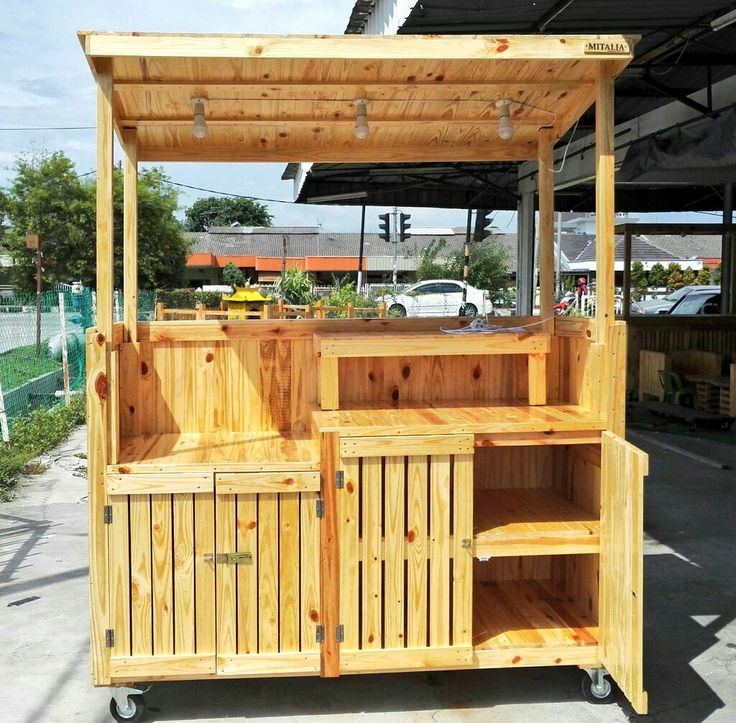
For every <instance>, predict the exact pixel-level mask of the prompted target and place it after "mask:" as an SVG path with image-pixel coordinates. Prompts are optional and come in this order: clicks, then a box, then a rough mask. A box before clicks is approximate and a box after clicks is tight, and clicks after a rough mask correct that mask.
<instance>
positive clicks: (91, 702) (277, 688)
mask: <svg viewBox="0 0 736 723" xmlns="http://www.w3.org/2000/svg"><path fill="white" fill-rule="evenodd" d="M668 441H670V440H668ZM675 442H676V443H677V440H675ZM679 443H680V444H681V443H682V441H681V440H680V442H679ZM686 444H687V445H688V446H690V447H691V448H693V447H697V451H701V452H702V453H707V454H712V455H716V456H719V457H725V458H726V460H725V461H729V462H730V463H731V464H736V449H734V448H733V447H730V448H726V447H724V445H721V446H720V447H718V446H711V447H710V448H708V447H707V446H708V442H707V441H702V440H686ZM83 451H84V430H79V431H77V432H76V433H75V434H74V436H73V437H72V439H71V440H70V441H69V442H67V443H66V444H64V445H62V446H61V447H60V448H58V449H57V450H56V451H55V452H54V453H53V454H52V455H51V458H50V461H49V468H48V470H47V471H46V472H45V473H44V474H42V475H40V476H37V477H33V478H29V479H28V480H27V481H26V482H25V483H24V484H23V485H22V486H21V488H20V490H19V492H18V494H17V498H16V499H15V500H14V501H12V502H8V503H3V504H0V611H1V612H0V679H2V680H3V683H4V685H3V702H2V707H0V721H2V723H69V722H70V721H74V722H80V723H104V722H105V721H109V720H111V718H110V716H109V714H108V712H107V711H108V703H109V693H108V692H107V691H106V690H105V689H95V688H93V687H91V685H90V683H89V647H88V628H87V625H88V622H87V621H88V617H87V584H88V583H87V535H86V529H87V498H86V482H85V479H84V476H83V475H84V466H85V461H84V459H82V458H80V455H83ZM648 451H650V452H651V453H652V459H651V469H652V474H651V476H650V480H649V484H648V487H647V512H646V526H647V531H648V538H647V556H646V557H645V570H646V573H645V574H646V586H645V587H646V597H645V606H646V618H645V619H646V626H645V652H646V685H647V688H648V690H649V696H650V709H651V711H652V715H651V717H650V718H649V719H647V720H653V721H657V722H658V723H694V722H696V721H704V720H708V721H713V722H716V723H726V722H727V721H728V722H729V723H730V722H732V721H734V720H736V685H735V684H734V680H736V677H735V676H736V654H735V653H736V624H734V617H736V568H735V567H734V560H736V538H735V537H734V535H733V510H734V508H735V507H736V505H735V503H736V485H734V484H733V472H731V471H723V470H715V469H713V468H703V467H702V466H699V465H698V464H696V463H695V462H693V461H692V460H691V459H688V458H687V457H681V456H679V455H674V454H672V453H671V452H664V451H662V450H661V449H659V450H658V449H657V448H656V447H654V446H651V447H650V448H649V450H648ZM578 685H579V672H578V671H576V670H574V669H570V668H558V669H550V668H542V669H533V668H526V669H520V670H495V671H493V670H492V671H470V672H448V673H416V674H396V675H376V676H371V675H366V676H354V677H345V678H341V679H337V680H320V679H312V678H291V679H281V680H273V679H272V680H269V679H264V680H250V681H248V680H245V681H237V680H227V681H210V682H201V681H200V682H189V683H166V684H159V685H156V686H154V687H153V689H152V690H151V691H150V692H149V693H148V694H147V695H146V699H147V704H148V707H149V711H148V713H147V714H146V719H145V720H147V721H169V722H170V723H171V722H176V721H180V722H182V723H183V722H184V721H190V722H194V721H196V722H197V723H207V722H210V723H216V722H218V721H225V720H228V721H230V720H245V719H246V718H247V719H248V720H251V721H269V723H282V722H284V723H285V722H286V721H290V722H295V723H307V722H312V721H314V722H315V723H316V722H318V721H319V722H320V723H323V722H324V721H325V717H326V716H329V717H330V721H337V722H338V723H343V722H344V723H347V722H348V721H350V722H353V721H355V720H356V718H358V717H360V719H361V720H365V721H384V722H385V721H392V722H393V721H397V722H398V723H404V722H405V721H406V722H408V723H415V722H416V723H424V722H425V721H426V722H427V723H429V721H446V722H453V723H454V722H458V723H459V722H461V721H462V722H463V723H466V722H470V723H474V722H477V723H481V721H482V722H483V723H496V722H498V723H557V722H559V723H563V722H564V723H570V722H571V721H575V723H602V722H610V723H613V722H618V721H626V720H630V719H631V718H632V717H635V716H633V713H632V711H631V709H630V708H629V706H628V705H627V704H626V703H625V702H624V701H621V702H619V703H616V704H613V705H607V706H591V705H589V704H586V703H583V702H581V700H580V694H579V690H578Z"/></svg>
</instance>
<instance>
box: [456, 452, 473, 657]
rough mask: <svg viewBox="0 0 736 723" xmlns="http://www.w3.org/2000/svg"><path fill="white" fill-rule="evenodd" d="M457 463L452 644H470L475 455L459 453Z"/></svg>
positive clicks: (471, 630) (471, 633) (471, 634)
mask: <svg viewBox="0 0 736 723" xmlns="http://www.w3.org/2000/svg"><path fill="white" fill-rule="evenodd" d="M454 466H455V469H454V475H453V489H452V493H453V494H452V514H453V522H452V541H453V543H452V544H453V553H452V554H453V560H452V644H453V645H454V646H468V647H470V645H471V644H472V636H473V549H472V546H471V543H472V539H473V538H472V534H473V504H474V500H473V455H472V454H462V455H457V456H456V457H455V459H454Z"/></svg>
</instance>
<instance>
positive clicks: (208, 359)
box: [204, 351, 215, 364]
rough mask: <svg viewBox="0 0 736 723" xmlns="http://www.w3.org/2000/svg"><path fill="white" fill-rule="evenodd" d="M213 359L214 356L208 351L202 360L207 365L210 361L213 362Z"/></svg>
mask: <svg viewBox="0 0 736 723" xmlns="http://www.w3.org/2000/svg"><path fill="white" fill-rule="evenodd" d="M214 358H215V355H214V354H213V353H212V352H211V351H208V352H207V355H206V356H205V358H204V360H205V361H206V362H207V363H208V364H209V363H210V362H211V361H213V360H214Z"/></svg>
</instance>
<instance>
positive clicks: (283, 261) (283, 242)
mask: <svg viewBox="0 0 736 723" xmlns="http://www.w3.org/2000/svg"><path fill="white" fill-rule="evenodd" d="M286 244H287V241H286V234H284V235H283V236H282V238H281V283H282V284H283V283H284V280H285V279H286ZM282 288H283V286H282Z"/></svg>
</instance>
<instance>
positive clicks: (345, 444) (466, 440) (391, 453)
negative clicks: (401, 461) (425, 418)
mask: <svg viewBox="0 0 736 723" xmlns="http://www.w3.org/2000/svg"><path fill="white" fill-rule="evenodd" d="M418 447H421V449H422V451H425V450H426V451H427V453H429V454H468V453H471V452H472V451H473V435H471V434H454V435H436V434H435V435H431V434H427V435H421V436H416V435H412V436H406V437H394V438H391V437H345V438H342V439H340V456H341V457H346V458H351V457H370V456H379V455H380V456H381V457H387V458H388V457H404V456H406V455H410V454H412V452H416V450H417V448H418Z"/></svg>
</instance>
